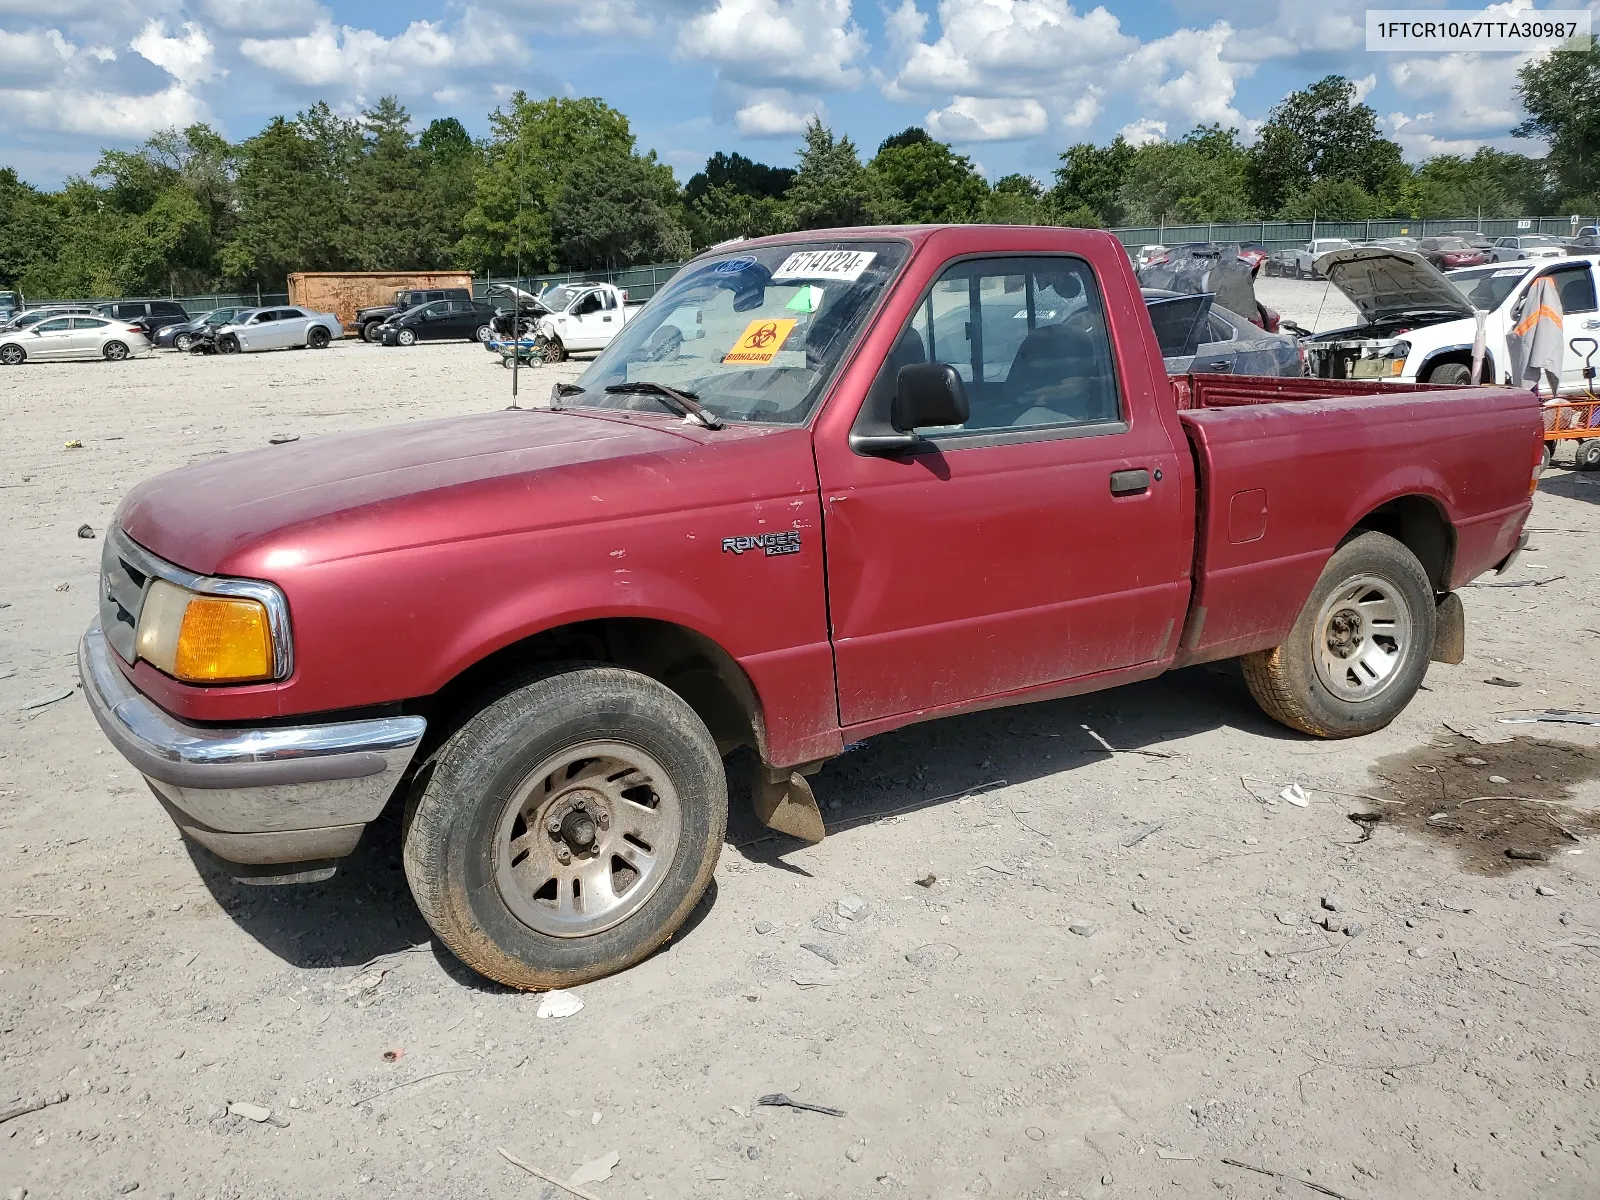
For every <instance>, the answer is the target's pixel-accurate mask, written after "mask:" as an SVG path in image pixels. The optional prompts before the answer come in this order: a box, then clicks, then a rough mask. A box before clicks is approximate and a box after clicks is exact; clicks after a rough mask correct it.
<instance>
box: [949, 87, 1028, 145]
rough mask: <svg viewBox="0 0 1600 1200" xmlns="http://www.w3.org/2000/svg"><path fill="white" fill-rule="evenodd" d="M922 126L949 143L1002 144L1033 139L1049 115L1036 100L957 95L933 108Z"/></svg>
mask: <svg viewBox="0 0 1600 1200" xmlns="http://www.w3.org/2000/svg"><path fill="white" fill-rule="evenodd" d="M922 123H923V125H924V126H926V127H927V130H928V132H929V133H931V134H933V136H934V137H936V138H942V139H944V140H945V141H951V142H1003V141H1010V140H1014V139H1016V138H1025V137H1034V136H1036V135H1038V134H1041V133H1043V132H1044V131H1045V130H1047V129H1048V128H1049V127H1050V116H1049V114H1048V113H1046V112H1045V110H1044V105H1042V104H1040V103H1039V102H1038V101H1037V100H1034V99H1031V98H1028V97H1023V98H1020V99H1009V98H1000V99H984V98H981V97H978V96H957V97H955V99H954V100H952V101H951V102H950V103H949V104H948V105H946V106H945V107H944V108H939V109H934V110H933V111H932V112H930V113H928V115H927V116H926V117H924V118H923V122H922Z"/></svg>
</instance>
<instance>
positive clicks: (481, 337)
mask: <svg viewBox="0 0 1600 1200" xmlns="http://www.w3.org/2000/svg"><path fill="white" fill-rule="evenodd" d="M493 337H494V330H493V329H491V328H489V326H487V325H479V326H478V327H477V328H476V329H475V330H473V331H472V340H473V341H475V342H477V343H478V344H479V345H482V346H487V345H488V344H489V340H490V339H491V338H493Z"/></svg>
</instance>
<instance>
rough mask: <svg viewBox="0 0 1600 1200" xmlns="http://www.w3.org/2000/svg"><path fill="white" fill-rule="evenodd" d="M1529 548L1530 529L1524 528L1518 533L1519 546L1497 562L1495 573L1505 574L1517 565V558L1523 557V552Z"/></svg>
mask: <svg viewBox="0 0 1600 1200" xmlns="http://www.w3.org/2000/svg"><path fill="white" fill-rule="evenodd" d="M1527 548H1528V531H1527V530H1526V529H1524V530H1523V531H1522V532H1521V533H1520V534H1518V535H1517V548H1516V549H1515V550H1513V551H1512V552H1511V553H1510V554H1508V555H1506V556H1505V557H1504V558H1502V559H1501V560H1500V561H1499V562H1498V563H1496V564H1495V568H1494V573H1495V574H1496V575H1504V574H1505V573H1506V572H1507V571H1509V570H1511V568H1512V567H1514V566H1516V565H1517V559H1519V558H1521V557H1522V552H1523V551H1524V550H1526V549H1527Z"/></svg>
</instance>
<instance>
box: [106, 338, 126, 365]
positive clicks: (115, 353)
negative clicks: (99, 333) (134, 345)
mask: <svg viewBox="0 0 1600 1200" xmlns="http://www.w3.org/2000/svg"><path fill="white" fill-rule="evenodd" d="M106 357H107V358H109V359H110V360H111V361H112V362H121V361H122V360H123V359H125V358H127V357H128V348H127V347H126V346H124V345H123V344H122V343H121V342H112V343H111V344H110V345H109V346H107V347H106Z"/></svg>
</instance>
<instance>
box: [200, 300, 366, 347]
mask: <svg viewBox="0 0 1600 1200" xmlns="http://www.w3.org/2000/svg"><path fill="white" fill-rule="evenodd" d="M343 336H344V326H343V325H341V324H339V318H338V317H336V316H334V315H333V314H332V313H319V312H312V311H311V310H310V309H307V308H292V307H287V306H286V307H283V308H252V309H248V310H246V311H245V312H242V313H240V314H239V315H238V316H236V317H234V319H233V320H232V321H231V322H229V323H228V324H226V325H224V326H222V327H221V328H220V329H218V330H217V349H218V350H219V351H221V352H222V353H223V354H237V353H239V351H241V350H288V349H291V348H298V347H301V346H309V347H311V349H313V350H321V349H324V348H325V347H326V346H327V345H328V343H329V342H331V341H333V340H334V339H335V338H342V337H343Z"/></svg>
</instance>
